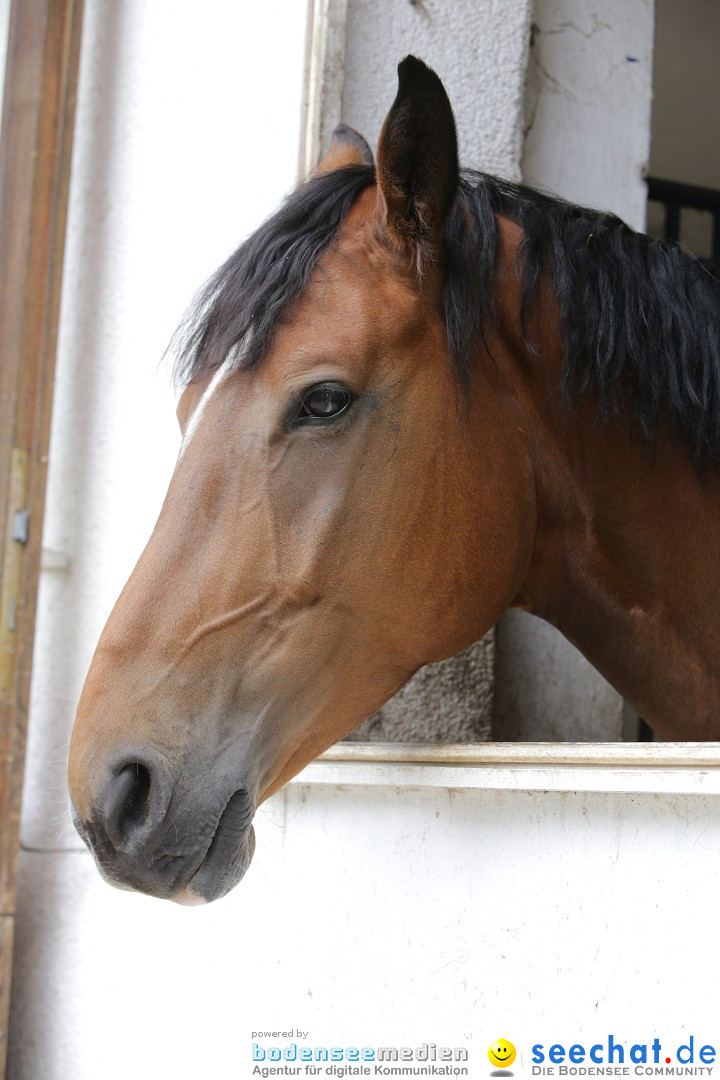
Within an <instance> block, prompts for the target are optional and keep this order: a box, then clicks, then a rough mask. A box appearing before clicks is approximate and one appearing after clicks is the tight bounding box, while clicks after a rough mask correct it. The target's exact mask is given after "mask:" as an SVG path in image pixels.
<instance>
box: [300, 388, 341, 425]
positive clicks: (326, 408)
mask: <svg viewBox="0 0 720 1080" xmlns="http://www.w3.org/2000/svg"><path fill="white" fill-rule="evenodd" d="M351 401H352V396H351V394H350V392H349V391H348V390H346V389H345V387H344V386H339V385H338V384H337V383H320V384H319V386H313V387H311V388H310V389H309V390H307V391H306V392H305V393H304V394H303V396H302V399H301V408H300V414H299V417H300V419H304V418H305V417H310V416H312V417H316V418H317V419H325V418H327V417H331V416H339V415H340V413H343V412H345V410H346V409H347V408H348V406H349V405H350V402H351Z"/></svg>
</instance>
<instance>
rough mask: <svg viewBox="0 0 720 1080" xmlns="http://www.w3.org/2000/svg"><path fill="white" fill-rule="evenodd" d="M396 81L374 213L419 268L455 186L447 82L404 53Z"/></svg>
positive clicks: (437, 248)
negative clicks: (395, 93)
mask: <svg viewBox="0 0 720 1080" xmlns="http://www.w3.org/2000/svg"><path fill="white" fill-rule="evenodd" d="M398 83H399V85H398V92H397V97H396V98H395V101H394V102H393V104H392V108H391V109H390V112H389V113H388V115H387V117H386V118H385V123H384V124H383V129H382V131H381V133H380V142H379V143H378V152H377V159H378V160H377V175H378V218H379V220H380V224H381V226H382V227H383V228H384V229H385V230H386V232H387V233H388V234H389V238H390V240H391V241H392V243H393V245H394V246H395V247H397V248H399V249H400V250H401V251H408V252H409V253H410V254H412V255H413V257H414V258H415V260H416V263H417V266H418V269H419V270H420V271H422V269H423V266H424V263H425V262H426V261H428V260H429V261H431V262H432V261H436V260H437V258H438V257H439V255H440V252H441V250H442V237H443V232H444V228H445V222H446V220H447V217H448V214H449V213H450V209H451V207H452V205H453V201H454V199H455V195H456V192H457V185H458V178H459V167H458V149H457V134H456V132H455V118H454V117H453V112H452V108H451V106H450V101H449V99H448V96H447V94H446V93H445V87H444V86H443V84H442V83H441V82H440V79H439V78H438V76H437V75H436V74H435V72H434V71H432V70H431V69H430V68H429V67H428V66H427V64H424V63H423V62H422V60H418V59H417V57H415V56H406V57H405V59H404V60H403V61H402V62H401V63H400V65H399V66H398Z"/></svg>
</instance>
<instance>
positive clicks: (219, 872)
mask: <svg viewBox="0 0 720 1080" xmlns="http://www.w3.org/2000/svg"><path fill="white" fill-rule="evenodd" d="M254 852H255V830H254V829H253V827H252V825H250V826H248V828H247V829H246V830H245V831H244V832H243V834H242V837H241V839H240V842H239V843H238V844H237V846H235V847H234V850H233V851H232V853H231V854H230V855H229V856H228V852H227V849H226V848H225V849H224V850H223V848H222V847H219V846H216V845H214V844H211V845H210V848H209V850H208V853H207V855H206V856H205V858H204V859H203V861H202V862H201V863H200V866H199V867H198V868H197V870H196V871H195V873H194V874H193V876H192V877H191V878H190V880H189V881H188V883H187V885H186V886H185V888H184V889H182V891H181V892H179V893H177V894H176V895H175V896H173V897H172V899H173V900H174V901H175V903H176V904H181V905H183V906H184V907H196V906H197V905H199V904H209V903H210V902H211V901H212V900H220V899H221V897H223V896H226V895H227V893H229V892H230V890H231V889H234V888H235V886H236V885H237V884H238V882H239V881H241V880H242V878H243V877H244V876H245V871H246V870H247V868H248V866H249V865H250V862H251V860H252V857H253V854H254Z"/></svg>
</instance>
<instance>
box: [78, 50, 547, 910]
mask: <svg viewBox="0 0 720 1080" xmlns="http://www.w3.org/2000/svg"><path fill="white" fill-rule="evenodd" d="M399 75H400V80H399V89H398V94H397V98H396V100H395V102H394V104H393V105H392V107H391V109H390V112H389V114H388V116H387V118H386V121H385V124H384V127H383V129H382V133H381V136H380V140H379V146H378V151H377V167H376V168H374V167H373V165H372V157H371V155H370V152H369V150H368V149H367V146H366V145H365V143H364V141H363V140H362V139H361V138H360V137H359V136H357V135H356V134H355V133H354V132H351V131H350V130H349V129H347V128H341V129H338V131H337V132H336V135H335V138H334V140H333V144H332V146H331V148H330V150H329V152H328V154H327V156H326V158H325V159H324V160H323V162H321V164H320V166H319V167H318V170H317V172H316V174H315V176H314V177H312V178H311V179H310V180H309V181H308V182H307V183H306V184H304V185H302V186H301V187H300V188H299V189H298V190H297V191H296V192H295V193H293V194H292V195H291V196H290V197H289V199H288V201H287V202H286V204H285V205H284V206H283V207H282V208H281V209H280V210H279V211H278V213H277V214H276V215H275V216H274V217H273V218H271V219H270V220H269V221H268V222H267V223H266V224H265V225H264V226H262V227H261V228H260V229H259V230H258V231H257V233H255V234H254V235H253V236H251V237H250V239H249V240H248V241H246V242H245V244H244V245H242V247H241V248H240V249H239V250H238V252H236V253H235V255H234V256H232V257H231V259H230V260H229V261H228V263H227V264H226V265H225V266H224V267H222V268H221V269H220V270H219V271H218V273H217V275H216V276H215V278H214V279H213V280H212V281H211V282H210V284H209V286H208V288H207V290H206V293H205V295H204V297H203V299H202V301H201V303H200V307H199V309H198V311H197V312H196V314H195V320H194V322H193V323H192V324H191V325H190V327H189V329H187V331H186V334H185V338H184V351H183V356H182V359H181V372H182V376H183V378H184V381H185V383H186V388H185V390H184V393H183V395H182V397H181V400H180V405H179V410H178V413H179V417H180V421H181V427H182V429H183V440H182V446H181V450H180V454H179V458H178V461H177V465H176V468H175V471H174V474H173V477H172V480H171V483H170V486H169V490H168V492H167V497H166V499H165V502H164V505H163V507H162V510H161V513H160V517H159V519H158V522H157V525H156V527H155V530H154V532H153V534H152V536H151V538H150V540H149V542H148V545H147V547H146V549H145V551H144V552H143V554H142V556H141V558H140V560H139V562H138V564H137V566H136V568H135V570H134V572H133V574H132V576H131V577H130V579H129V581H128V583H127V585H126V586H125V588H124V590H123V592H122V594H121V596H120V598H119V599H118V601H117V604H116V606H115V608H114V610H113V611H112V613H111V615H110V618H109V620H108V622H107V625H106V627H105V629H104V631H103V633H102V636H101V638H100V641H99V644H98V646H97V650H96V652H95V655H94V658H93V660H92V664H91V667H90V670H89V673H88V676H87V680H86V683H85V687H84V689H83V693H82V697H81V701H80V704H79V708H78V713H77V719H76V723H75V727H74V730H73V735H72V741H71V749H70V764H69V778H70V791H71V797H72V802H73V810H74V815H75V820H76V824H77V827H78V829H79V831H80V833H81V835H82V836H83V837H84V839H85V840H86V842H87V843H88V844H89V846H90V847H91V849H92V850H93V852H94V854H95V856H96V858H97V860H98V863H99V865H100V867H101V869H102V870H103V872H104V874H105V875H106V876H107V878H108V879H109V880H111V881H112V882H113V883H115V884H118V885H121V886H127V887H131V888H137V889H140V890H143V891H145V892H148V893H151V894H153V895H156V896H161V897H171V898H174V899H178V900H180V901H181V902H187V903H191V902H195V901H197V902H200V901H207V900H212V899H215V898H216V897H219V896H221V895H223V894H224V893H225V892H226V891H227V890H228V889H229V888H231V887H232V886H233V885H234V884H235V883H236V882H237V881H238V880H239V879H240V877H241V876H242V874H243V872H244V871H245V869H246V867H247V865H248V863H249V861H250V858H251V856H252V850H253V843H254V841H253V832H252V825H251V822H252V818H253V814H254V812H255V809H256V807H257V806H258V805H259V804H260V803H261V802H262V801H263V800H264V799H266V798H267V797H268V796H269V795H271V794H272V793H273V792H275V791H276V790H277V789H278V788H279V787H280V786H281V785H282V784H283V783H285V781H286V780H288V779H289V778H290V777H292V776H293V775H294V774H296V773H297V772H298V771H299V770H300V769H302V768H303V766H304V765H305V764H306V763H308V762H309V761H310V760H311V759H313V758H314V757H315V756H316V755H317V754H319V753H320V752H322V751H323V750H324V749H325V748H326V747H328V746H329V745H331V744H332V743H333V742H335V741H336V740H337V739H340V738H342V737H343V736H344V735H346V734H347V733H348V732H350V731H351V730H352V729H353V728H354V727H356V726H357V725H358V724H359V723H360V722H362V721H363V720H364V719H366V718H367V717H368V716H369V715H371V714H372V713H373V712H374V711H375V710H377V709H378V708H379V707H380V706H381V705H382V704H383V703H384V702H385V701H386V700H387V699H388V698H389V697H390V696H392V695H393V694H394V693H395V692H396V691H397V690H398V689H399V688H400V687H401V686H402V685H403V684H404V683H405V682H406V680H407V679H408V678H409V677H410V676H411V675H412V674H413V673H414V672H415V671H416V670H417V669H418V668H419V667H421V666H422V665H423V664H426V663H429V662H433V661H437V660H440V659H443V658H445V657H448V656H450V655H452V654H454V653H456V652H458V651H459V650H461V649H463V648H465V647H466V646H468V645H469V644H470V643H472V642H473V641H475V640H477V639H478V638H479V637H480V636H481V635H482V634H483V633H484V632H485V631H486V630H487V629H488V628H489V627H490V626H492V625H493V623H494V621H495V620H496V619H497V618H498V616H499V615H500V614H501V612H502V611H503V610H504V609H505V608H506V607H507V606H508V604H509V603H510V602H511V601H512V599H513V597H514V595H515V594H516V592H517V589H518V587H519V585H520V583H521V581H522V580H523V577H524V574H525V572H526V569H527V564H528V560H529V557H530V550H531V539H532V521H533V514H534V487H533V482H532V470H531V468H530V465H529V462H528V460H527V453H526V450H525V446H524V442H523V439H522V435H521V432H520V430H519V425H518V424H517V423H516V422H515V419H514V416H515V414H516V409H517V393H516V389H515V388H513V387H512V386H511V385H510V383H511V381H512V377H511V376H509V375H507V374H505V373H504V367H503V365H502V364H500V363H499V362H498V359H499V356H500V355H501V354H502V352H503V350H506V349H508V348H510V343H508V342H507V341H505V340H503V339H502V335H501V334H500V332H499V331H497V330H496V331H495V332H494V339H493V340H494V341H495V345H494V355H495V361H496V362H495V363H489V364H488V365H486V366H485V368H484V370H483V372H482V373H481V374H480V375H479V376H478V379H477V380H476V382H475V384H474V386H473V391H472V394H470V393H468V390H467V386H466V385H464V383H463V378H462V374H461V373H459V372H458V370H457V363H456V360H457V358H456V357H454V356H453V354H452V348H451V346H450V344H449V326H448V322H449V319H450V318H451V316H452V312H450V313H449V312H448V304H447V298H446V295H445V294H446V280H447V274H448V260H450V259H452V258H453V253H452V252H451V251H449V250H448V247H447V244H446V243H445V240H444V236H445V231H446V226H447V222H448V218H449V216H450V215H451V214H453V213H455V214H457V213H462V208H460V211H458V208H457V201H456V193H457V189H458V161H457V146H456V136H455V125H454V120H453V115H452V111H451V108H450V104H449V101H448V99H447V96H446V93H445V90H444V89H443V86H442V84H441V82H440V80H439V79H438V78H437V76H436V75H435V74H434V73H433V72H432V71H430V70H429V69H428V68H427V67H426V66H425V65H424V64H422V63H421V62H420V61H418V60H416V59H414V58H412V57H409V58H407V59H406V60H405V61H403V63H402V64H401V65H400V69H399ZM499 243H500V244H502V243H503V237H502V236H501V237H500V240H499ZM512 287H513V288H514V289H515V290H517V281H516V280H515V279H513V283H512ZM501 323H502V318H501V317H500V316H498V325H500V324H501ZM517 332H518V333H519V330H518V331H517ZM508 333H510V332H509V331H508ZM491 384H492V386H491ZM490 388H491V389H492V400H491V401H490V404H489V405H488V400H489V395H490ZM483 402H485V406H483V404H482V403H483Z"/></svg>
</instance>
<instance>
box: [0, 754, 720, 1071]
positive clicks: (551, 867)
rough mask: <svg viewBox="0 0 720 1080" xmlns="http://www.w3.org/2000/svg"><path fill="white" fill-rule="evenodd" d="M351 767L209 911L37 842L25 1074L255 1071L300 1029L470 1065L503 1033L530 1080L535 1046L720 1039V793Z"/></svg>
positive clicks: (31, 869)
mask: <svg viewBox="0 0 720 1080" xmlns="http://www.w3.org/2000/svg"><path fill="white" fill-rule="evenodd" d="M346 768H347V769H348V770H349V771H348V772H347V774H346V776H345V784H344V786H342V787H335V786H332V785H330V786H327V787H324V786H315V785H307V784H306V785H292V786H291V787H290V788H289V789H287V790H286V791H285V793H284V794H283V795H282V796H281V797H279V798H278V799H276V800H274V806H273V807H272V808H271V809H270V810H269V811H268V812H264V813H263V814H262V815H261V820H260V823H259V827H258V851H257V855H256V861H255V863H254V865H253V866H252V867H251V869H250V872H249V874H248V876H247V878H246V880H245V881H244V882H242V883H241V884H240V886H239V887H238V888H237V889H236V890H235V891H234V892H233V893H232V894H231V895H230V896H229V897H228V898H227V899H226V900H223V901H220V902H219V903H218V904H216V905H213V906H211V907H209V908H206V909H202V908H193V909H184V908H177V907H174V906H173V905H170V904H167V903H166V902H164V901H157V900H151V899H148V898H146V897H140V896H134V895H131V894H128V893H123V892H116V891H113V890H111V889H109V888H108V887H107V886H105V885H104V884H103V883H102V882H101V881H100V879H99V878H98V876H97V874H96V872H95V870H94V868H93V866H92V864H91V861H90V859H89V858H88V857H87V856H84V855H82V854H79V853H73V854H71V855H64V856H57V855H46V856H39V855H26V856H25V857H24V859H23V862H22V867H21V876H20V894H19V899H20V904H21V909H20V910H21V912H22V914H23V917H22V919H21V920H20V923H19V926H18V942H17V945H18V964H17V967H16V974H17V977H18V982H17V987H16V997H15V999H14V1007H13V1017H12V1029H11V1043H10V1076H11V1077H12V1080H39V1078H42V1080H126V1078H127V1077H132V1078H133V1080H159V1078H162V1080H165V1078H170V1077H172V1078H173V1080H197V1078H198V1077H207V1078H209V1080H210V1078H211V1080H220V1078H223V1077H229V1078H230V1077H231V1078H235V1077H239V1078H248V1080H249V1078H250V1077H251V1076H252V1073H251V1067H252V1063H251V1061H250V1049H251V1032H252V1031H253V1030H254V1029H257V1028H269V1029H271V1030H272V1029H277V1028H281V1029H282V1028H283V1027H290V1026H293V1027H297V1026H301V1027H302V1028H303V1029H304V1030H308V1031H309V1033H310V1037H309V1040H308V1044H309V1045H310V1046H313V1045H331V1046H345V1045H356V1046H357V1045H360V1046H365V1045H370V1046H374V1045H398V1046H416V1045H418V1044H420V1043H421V1042H423V1041H428V1042H431V1041H432V1042H436V1043H438V1044H441V1045H442V1044H444V1045H449V1046H458V1045H460V1046H462V1045H466V1046H468V1047H469V1050H470V1055H471V1056H470V1061H469V1066H470V1073H469V1075H470V1076H471V1077H474V1078H482V1077H486V1076H488V1075H489V1066H488V1061H487V1057H486V1054H485V1051H486V1049H487V1047H488V1046H489V1045H490V1044H491V1042H493V1041H495V1039H497V1038H498V1037H504V1038H509V1039H511V1040H512V1041H513V1042H514V1043H515V1044H516V1046H517V1048H518V1051H519V1059H518V1062H517V1063H516V1065H515V1067H514V1073H515V1076H516V1077H518V1078H526V1077H529V1076H530V1068H529V1047H530V1046H531V1045H532V1043H535V1042H543V1043H544V1044H545V1045H546V1046H548V1045H549V1044H550V1043H552V1042H556V1041H558V1042H564V1043H565V1044H566V1045H568V1044H569V1043H570V1042H583V1041H585V1042H586V1043H587V1042H589V1041H592V1042H596V1041H600V1040H603V1041H604V1040H605V1039H606V1038H607V1034H608V1033H609V1032H612V1033H613V1034H614V1035H615V1037H616V1039H618V1040H624V1041H626V1046H627V1045H628V1043H629V1042H630V1043H632V1042H641V1041H645V1040H648V1041H649V1040H651V1039H652V1038H653V1037H655V1036H656V1035H657V1036H659V1037H660V1038H661V1039H662V1041H663V1045H664V1046H665V1045H668V1046H669V1045H670V1043H671V1041H672V1040H675V1044H676V1045H677V1043H678V1042H680V1041H685V1039H686V1036H687V1035H688V1034H692V1033H694V1035H695V1037H696V1039H698V1040H701V1041H702V1042H703V1043H704V1042H711V1043H712V1042H714V1043H715V1045H716V1046H717V1041H718V1040H717V1001H718V996H719V995H720V944H719V943H718V937H717V934H716V933H715V932H714V927H715V925H716V921H717V920H716V906H717V895H718V889H719V888H720V860H719V859H718V851H719V850H720V812H719V804H718V796H716V795H715V796H705V795H701V794H695V795H675V796H667V797H664V798H659V797H658V796H656V795H652V794H644V795H641V794H637V795H632V794H612V793H592V792H591V793H581V794H578V793H572V792H542V791H523V790H519V791H493V790H482V789H463V788H462V787H461V786H459V782H458V780H457V778H456V779H455V787H454V788H453V790H447V789H444V788H437V787H436V788H433V787H424V786H417V787H416V786H410V787H395V786H394V784H393V782H392V779H391V780H390V783H389V785H388V786H387V787H380V788H375V787H373V788H369V787H365V786H361V787H356V786H355V785H354V784H353V780H352V769H353V766H352V765H348V766H346ZM580 772H582V770H580ZM568 782H569V783H570V784H572V783H573V782H574V781H573V778H572V777H571V778H570V779H569V781H568ZM715 787H717V785H715ZM278 1042H282V1040H278ZM318 1080H327V1078H326V1077H325V1076H324V1075H321V1076H320V1077H319V1078H318Z"/></svg>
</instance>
